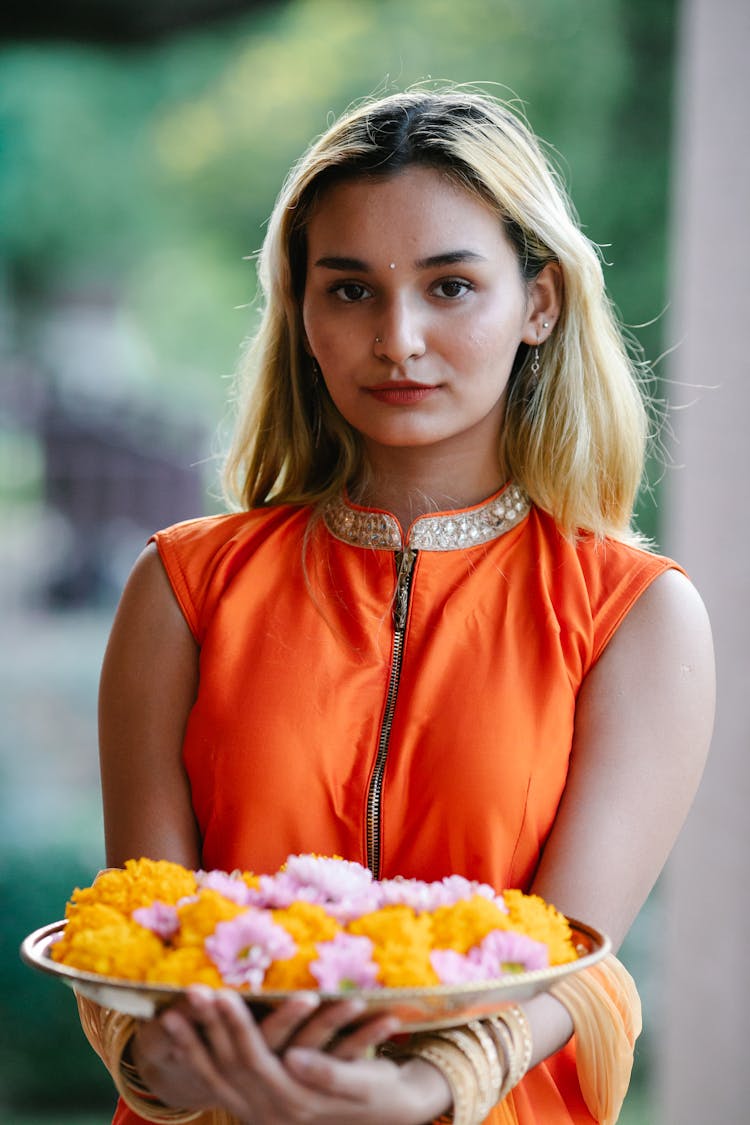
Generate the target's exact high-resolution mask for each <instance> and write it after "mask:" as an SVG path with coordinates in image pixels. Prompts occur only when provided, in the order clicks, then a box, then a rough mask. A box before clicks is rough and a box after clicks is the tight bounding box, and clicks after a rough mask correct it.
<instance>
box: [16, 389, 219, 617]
mask: <svg viewBox="0 0 750 1125" xmlns="http://www.w3.org/2000/svg"><path fill="white" fill-rule="evenodd" d="M0 414H2V415H3V416H4V417H5V418H7V419H13V420H14V421H15V422H16V423H17V424H18V425H19V426H21V427H22V428H23V430H25V431H26V432H27V433H29V434H30V435H33V436H34V437H35V438H36V439H37V440H38V442H39V444H40V446H41V449H42V453H43V462H44V465H43V486H42V497H41V499H42V500H43V502H44V504H45V505H46V507H47V508H48V510H49V511H51V512H52V513H53V515H54V516H55V518H56V519H58V520H59V521H60V526H61V527H62V528H64V529H65V534H64V536H62V538H63V539H64V543H63V544H62V546H61V549H60V551H59V552H58V553H57V555H56V556H55V557H54V558H50V559H49V560H48V561H47V567H46V578H45V581H44V585H43V588H42V589H40V590H38V591H37V594H38V596H39V597H40V599H41V600H43V601H45V602H47V603H48V604H50V605H52V606H57V607H60V608H63V607H76V606H87V605H94V604H101V603H107V602H110V601H112V600H113V599H115V598H116V597H117V596H118V595H119V592H120V589H121V586H122V581H123V578H124V576H125V574H126V573H127V570H128V569H129V566H130V565H131V564H132V562H133V560H134V558H135V556H136V555H137V553H138V551H139V550H140V548H141V547H142V545H143V544H144V543H145V541H146V539H147V538H148V535H149V534H150V533H151V532H152V531H154V530H156V529H157V528H160V527H165V526H167V525H169V524H171V523H176V522H177V521H178V520H181V519H189V518H191V517H194V516H197V515H201V514H202V513H203V511H204V508H205V498H204V488H203V474H202V464H201V461H202V451H203V450H204V447H205V434H204V431H203V429H202V427H200V426H199V424H198V423H197V422H194V421H181V420H178V419H176V418H175V417H174V414H173V413H170V414H167V413H166V412H165V411H164V410H163V409H162V408H155V407H154V406H152V405H149V404H147V403H144V402H143V401H140V402H139V403H138V404H136V403H132V404H128V405H126V406H120V407H118V406H117V405H116V404H112V403H107V402H103V401H97V400H96V399H93V398H91V397H89V396H86V395H83V394H71V393H70V392H67V393H62V392H60V390H59V389H57V388H56V387H55V386H54V385H50V384H49V383H48V382H47V381H45V380H43V379H41V378H40V377H39V375H38V374H37V372H36V371H35V370H34V368H33V367H18V368H17V369H15V370H12V369H11V370H10V371H6V373H5V375H4V378H3V385H2V394H0Z"/></svg>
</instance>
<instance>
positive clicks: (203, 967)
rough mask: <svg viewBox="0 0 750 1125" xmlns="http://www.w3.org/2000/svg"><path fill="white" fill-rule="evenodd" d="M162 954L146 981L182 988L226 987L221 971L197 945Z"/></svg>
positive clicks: (149, 971) (150, 970)
mask: <svg viewBox="0 0 750 1125" xmlns="http://www.w3.org/2000/svg"><path fill="white" fill-rule="evenodd" d="M162 952H163V956H162V957H161V958H160V959H159V960H158V961H157V962H156V964H155V965H152V966H151V968H150V969H149V970H148V973H147V975H146V980H149V981H152V982H153V983H154V984H175V985H178V986H179V987H181V988H186V987H187V986H188V985H189V984H207V985H209V986H210V987H211V988H223V987H225V986H224V982H223V980H222V979H221V974H220V972H219V970H218V969H217V968H216V966H215V965H214V963H213V961H212V960H211V958H210V957H208V956H207V955H206V953H204V951H203V950H202V949H200V948H199V947H198V946H197V945H190V946H185V947H184V948H183V949H171V950H169V952H166V953H164V951H162Z"/></svg>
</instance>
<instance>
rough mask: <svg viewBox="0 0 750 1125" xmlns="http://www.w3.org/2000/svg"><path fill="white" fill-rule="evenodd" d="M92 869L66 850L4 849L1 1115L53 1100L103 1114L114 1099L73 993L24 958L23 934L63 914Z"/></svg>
mask: <svg viewBox="0 0 750 1125" xmlns="http://www.w3.org/2000/svg"><path fill="white" fill-rule="evenodd" d="M94 874H95V871H92V870H91V867H90V866H89V865H88V864H87V863H86V861H85V860H84V859H83V858H82V857H80V856H78V855H75V854H73V853H71V852H69V851H66V850H60V849H56V850H55V851H52V852H51V851H49V850H45V851H24V850H21V849H20V848H17V849H13V850H12V851H9V852H7V851H6V852H5V854H4V855H3V857H2V861H1V862H0V901H2V903H3V910H2V913H0V1119H1V1120H3V1121H8V1122H10V1121H15V1120H16V1118H15V1110H16V1109H18V1110H20V1109H30V1108H31V1107H35V1108H37V1107H38V1108H43V1107H45V1106H49V1107H50V1108H52V1109H54V1111H55V1114H56V1115H59V1116H57V1117H56V1120H60V1119H61V1118H62V1117H63V1116H64V1114H65V1112H66V1110H72V1109H74V1108H76V1107H77V1106H81V1105H84V1106H91V1105H98V1106H100V1107H101V1110H102V1113H101V1118H100V1119H101V1120H102V1121H104V1120H107V1119H108V1118H107V1111H108V1110H110V1111H111V1109H112V1108H113V1106H114V1097H113V1093H112V1084H111V1082H110V1079H109V1076H108V1074H107V1072H106V1071H105V1069H104V1067H103V1066H102V1064H101V1063H100V1061H99V1059H98V1058H97V1057H96V1055H95V1054H94V1053H93V1051H92V1050H91V1049H90V1047H89V1046H88V1044H87V1042H86V1040H85V1038H84V1036H83V1032H82V1031H81V1027H80V1024H79V1022H78V1014H77V1009H76V1004H75V999H74V996H73V993H72V992H70V991H69V990H68V989H67V988H66V987H65V986H64V985H63V984H61V983H60V982H59V981H57V980H53V979H52V978H50V977H46V976H42V975H41V974H38V973H36V972H32V971H31V970H30V969H29V968H27V967H26V965H25V964H23V963H22V961H21V959H20V957H19V953H18V950H19V946H20V944H21V941H22V940H23V938H24V937H25V936H26V935H27V934H28V933H31V932H32V931H33V930H35V929H37V928H38V927H39V926H41V925H44V924H46V923H47V922H52V921H55V920H56V919H57V918H60V917H62V915H63V913H64V909H65V903H66V901H67V899H68V897H69V895H70V893H71V891H72V889H73V887H74V886H76V885H78V886H87V885H88V884H89V883H90V882H91V880H92V878H93V876H94Z"/></svg>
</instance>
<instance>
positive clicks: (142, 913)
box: [131, 902, 180, 941]
mask: <svg viewBox="0 0 750 1125" xmlns="http://www.w3.org/2000/svg"><path fill="white" fill-rule="evenodd" d="M131 917H132V919H133V921H134V922H137V923H138V925H139V926H143V927H144V928H145V929H147V930H151V933H152V934H156V936H157V937H160V938H161V939H162V941H169V939H170V938H172V937H174V935H175V934H176V933H177V931H178V930H179V928H180V918H179V915H178V913H177V908H176V907H174V906H168V905H167V904H166V903H165V902H153V903H152V904H151V906H139V907H138V909H137V910H134V911H133V913H132V915H131Z"/></svg>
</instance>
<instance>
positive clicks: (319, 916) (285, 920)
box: [271, 900, 341, 945]
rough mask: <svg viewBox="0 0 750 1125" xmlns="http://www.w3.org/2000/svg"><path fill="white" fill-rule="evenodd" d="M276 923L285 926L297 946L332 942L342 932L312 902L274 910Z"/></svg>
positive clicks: (332, 919) (322, 910)
mask: <svg viewBox="0 0 750 1125" xmlns="http://www.w3.org/2000/svg"><path fill="white" fill-rule="evenodd" d="M271 914H272V916H273V920H274V922H278V924H279V925H280V926H283V927H284V929H285V930H286V931H287V933H288V934H291V936H292V937H293V938H294V940H295V941H296V942H297V945H305V944H310V943H314V942H316V941H331V940H332V939H333V938H335V937H336V934H337V933H339V932H340V930H341V926H340V925H339V923H338V922H337V921H336V919H335V918H332V917H331V916H330V914H326V912H325V910H324V909H323V907H322V906H318V905H317V903H312V902H303V901H301V900H300V901H299V902H293V903H292V904H291V906H287V907H284V908H283V909H279V910H272V911H271Z"/></svg>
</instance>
